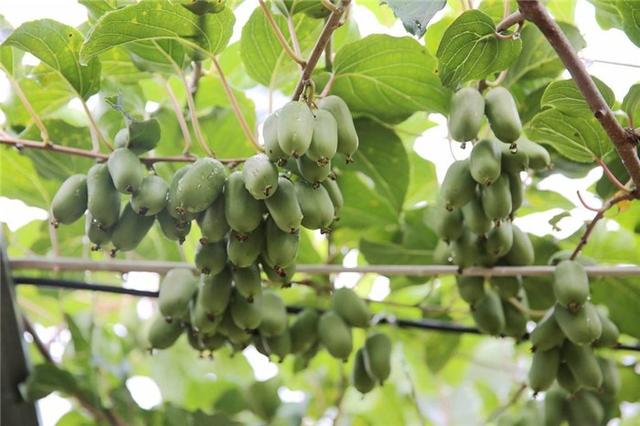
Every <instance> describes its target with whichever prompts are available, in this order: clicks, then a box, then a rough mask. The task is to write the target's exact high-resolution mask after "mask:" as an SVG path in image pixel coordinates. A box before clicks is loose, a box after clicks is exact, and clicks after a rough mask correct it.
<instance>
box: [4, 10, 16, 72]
mask: <svg viewBox="0 0 640 426" xmlns="http://www.w3.org/2000/svg"><path fill="white" fill-rule="evenodd" d="M12 32H13V27H12V26H11V24H10V23H9V22H8V21H7V20H6V19H5V18H4V16H2V15H0V69H4V70H6V72H8V73H9V74H10V75H11V74H13V73H14V70H15V68H16V66H17V65H18V64H17V63H16V62H17V59H18V58H17V57H16V55H15V53H14V51H13V48H12V47H10V46H2V43H3V42H4V41H5V40H6V39H7V37H9V35H10V34H11V33H12Z"/></svg>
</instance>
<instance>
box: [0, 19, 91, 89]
mask: <svg viewBox="0 0 640 426" xmlns="http://www.w3.org/2000/svg"><path fill="white" fill-rule="evenodd" d="M83 41H84V38H83V37H82V34H80V32H79V31H78V30H76V29H75V28H73V27H70V26H68V25H64V24H61V23H59V22H56V21H54V20H51V19H40V20H37V21H31V22H27V23H24V24H22V25H20V27H18V29H16V30H15V31H14V32H13V33H12V34H11V35H10V36H9V37H8V38H7V39H6V40H5V41H4V43H3V46H14V47H17V48H19V49H22V50H24V51H25V52H29V53H31V54H32V55H33V56H35V57H37V58H38V59H40V60H41V61H42V62H44V63H45V64H47V65H49V66H50V67H51V68H53V69H54V70H56V71H57V72H58V73H60V75H62V77H64V79H65V80H66V81H67V82H68V83H69V84H70V85H71V87H73V89H74V90H75V91H76V93H77V94H78V96H80V97H82V98H83V99H87V98H88V97H89V96H91V95H93V94H94V93H96V92H98V90H99V89H100V61H98V60H97V59H93V60H90V61H86V65H82V64H81V63H80V58H79V52H80V47H81V46H82V43H83Z"/></svg>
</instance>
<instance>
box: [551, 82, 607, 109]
mask: <svg viewBox="0 0 640 426" xmlns="http://www.w3.org/2000/svg"><path fill="white" fill-rule="evenodd" d="M592 78H593V81H594V82H595V83H596V86H597V87H598V90H599V91H600V93H601V94H602V96H603V97H604V100H605V102H606V103H607V105H609V107H613V104H614V103H615V101H616V95H615V94H614V93H613V90H611V89H610V88H609V86H607V85H606V84H604V83H603V82H602V81H601V80H600V79H598V78H595V77H592ZM540 105H541V106H542V107H543V108H545V107H549V108H556V109H557V110H558V111H560V112H562V113H563V114H566V115H571V116H592V115H593V113H592V112H591V109H590V108H589V105H588V104H587V101H586V100H585V99H584V95H583V94H582V92H580V89H578V86H577V85H576V83H575V81H573V80H572V79H570V80H561V81H554V82H553V83H551V84H549V85H548V86H547V88H546V90H545V91H544V94H543V95H542V99H541V100H540Z"/></svg>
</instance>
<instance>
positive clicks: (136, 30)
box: [80, 0, 235, 62]
mask: <svg viewBox="0 0 640 426" xmlns="http://www.w3.org/2000/svg"><path fill="white" fill-rule="evenodd" d="M234 22H235V17H234V15H233V12H232V11H231V10H230V9H229V8H225V9H224V10H223V11H222V12H220V13H215V14H206V15H203V16H200V17H199V16H198V15H195V14H193V13H191V12H189V11H188V10H187V9H185V8H184V7H182V6H181V5H180V4H179V3H171V2H159V1H155V0H144V1H141V2H140V3H138V4H134V5H131V6H127V7H124V8H122V9H118V10H114V11H112V12H109V13H106V14H105V15H103V16H102V17H101V18H100V19H99V20H98V22H96V24H95V25H94V26H93V28H92V29H91V31H90V32H89V34H88V36H87V41H86V42H85V44H84V46H82V50H81V53H80V55H81V59H82V60H83V61H84V62H86V61H89V60H90V59H91V58H93V57H95V56H96V55H99V54H101V53H103V52H106V51H107V50H109V49H111V48H114V47H117V46H121V45H124V44H128V43H132V42H140V41H160V40H178V41H179V42H180V43H182V44H183V45H185V46H187V47H190V48H192V49H195V50H197V51H201V52H205V53H208V54H213V55H215V54H217V53H220V52H221V51H222V49H224V47H225V46H226V45H227V43H228V42H229V39H230V38H231V34H232V32H233V24H234ZM114 28H117V29H118V31H117V32H114V31H113V29H114Z"/></svg>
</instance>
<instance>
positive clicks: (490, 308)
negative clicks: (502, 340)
mask: <svg viewBox="0 0 640 426" xmlns="http://www.w3.org/2000/svg"><path fill="white" fill-rule="evenodd" d="M472 315H473V319H474V320H475V322H476V325H477V326H478V328H479V329H480V331H482V332H483V333H487V334H493V335H498V334H500V333H502V331H503V330H504V324H505V319H504V311H503V309H502V303H501V302H500V296H498V293H496V292H495V291H493V290H491V289H487V290H486V293H485V295H484V296H483V297H482V298H480V299H479V300H478V301H477V302H476V303H475V304H474V305H473V310H472Z"/></svg>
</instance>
